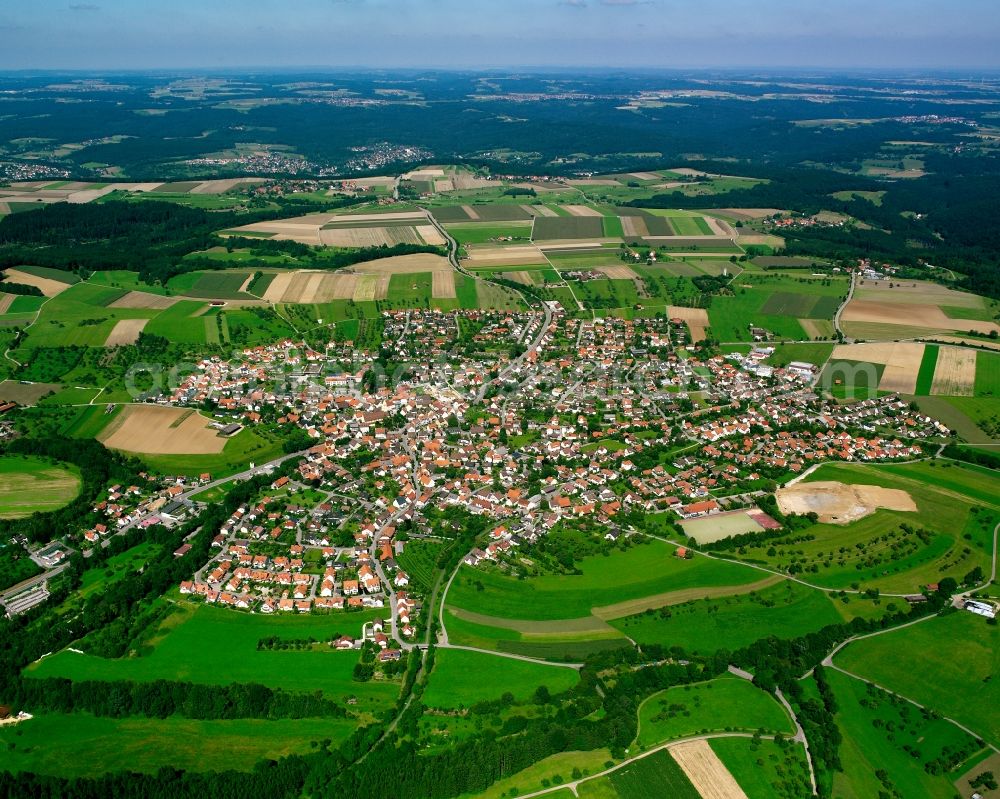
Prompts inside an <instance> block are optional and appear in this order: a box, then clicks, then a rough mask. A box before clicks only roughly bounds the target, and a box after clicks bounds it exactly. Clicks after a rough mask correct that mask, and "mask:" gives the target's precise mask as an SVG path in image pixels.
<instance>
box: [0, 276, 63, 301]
mask: <svg viewBox="0 0 1000 799" xmlns="http://www.w3.org/2000/svg"><path fill="white" fill-rule="evenodd" d="M0 272H3V274H4V275H5V277H4V279H5V280H6V281H7V282H8V283H23V284H24V285H25V286H34V287H35V288H37V289H39V290H40V291H41V292H42V294H44V295H45V296H46V297H55V296H56V294H60V293H62V292H64V291H66V289H68V288H69V285H70V284H69V283H60V282H59V281H58V280H52V279H51V278H47V277H38V276H37V275H29V274H28V273H27V272H21V271H20V270H18V269H0Z"/></svg>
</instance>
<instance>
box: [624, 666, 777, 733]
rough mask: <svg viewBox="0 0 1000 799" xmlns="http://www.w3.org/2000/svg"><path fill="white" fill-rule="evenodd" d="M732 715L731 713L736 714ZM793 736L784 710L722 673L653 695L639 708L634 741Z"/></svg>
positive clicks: (768, 697)
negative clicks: (724, 734)
mask: <svg viewBox="0 0 1000 799" xmlns="http://www.w3.org/2000/svg"><path fill="white" fill-rule="evenodd" d="M734 711H735V712H734ZM727 728H729V729H730V730H736V731H745V732H756V731H757V730H759V729H764V730H767V731H769V732H772V733H777V732H780V733H785V734H794V732H795V728H794V726H793V724H792V720H791V718H789V716H788V713H787V711H786V710H785V709H784V708H783V707H782V706H781V705H779V704H778V700H777V699H775V698H774V697H773V696H772V695H771V694H769V693H766V692H765V691H762V690H761V689H760V688H757V687H755V686H754V685H753V684H752V683H750V682H749V681H747V680H742V679H740V678H738V677H733V676H730V675H725V676H722V677H718V678H716V679H714V680H709V681H707V682H701V683H695V684H693V685H683V686H676V687H674V688H668V689H666V690H665V691H660V692H659V693H655V694H653V695H652V696H650V697H649V698H648V699H646V700H645V701H644V702H643V703H642V704H641V705H640V706H639V732H638V735H637V736H636V742H637V743H639V744H640V745H642V746H647V747H648V746H655V745H656V744H659V743H663V742H665V741H672V740H675V739H678V738H686V737H688V736H691V735H699V734H701V733H704V732H719V731H722V730H726V729H727Z"/></svg>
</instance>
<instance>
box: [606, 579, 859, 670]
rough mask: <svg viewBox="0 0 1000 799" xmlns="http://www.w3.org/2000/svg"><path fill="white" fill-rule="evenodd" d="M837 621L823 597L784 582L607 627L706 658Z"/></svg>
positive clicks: (618, 621)
mask: <svg viewBox="0 0 1000 799" xmlns="http://www.w3.org/2000/svg"><path fill="white" fill-rule="evenodd" d="M841 621H843V618H842V617H841V614H840V613H838V611H837V608H836V606H835V605H834V602H833V601H832V600H830V599H829V598H828V597H827V596H826V594H825V593H823V592H822V591H817V590H815V589H811V588H806V587H805V586H802V585H798V584H796V583H792V582H789V581H785V582H783V583H780V584H778V585H775V586H771V587H770V588H765V589H763V590H761V591H754V592H752V593H749V594H736V595H734V596H729V597H720V598H717V599H701V600H697V601H694V602H689V603H686V604H683V605H672V606H670V607H669V608H664V609H662V610H660V611H649V612H647V613H641V614H638V615H636V616H628V617H627V618H624V619H616V620H614V621H612V622H611V624H612V625H613V626H614V627H616V628H617V629H619V630H621V631H622V632H623V633H625V634H626V635H628V636H629V638H632V639H633V640H635V641H637V642H638V643H640V644H660V645H661V646H663V647H665V648H669V647H671V646H679V647H680V648H681V649H683V650H684V651H686V652H688V653H690V654H703V655H708V654H711V653H712V652H716V651H718V650H719V649H730V650H732V649H738V648H740V647H742V646H747V645H748V644H751V643H753V642H754V641H757V640H759V639H761V638H766V637H767V636H769V635H776V636H779V637H781V638H796V637H798V636H801V635H805V634H806V633H809V632H813V631H815V630H819V629H821V628H822V627H824V626H826V625H828V624H838V623H840V622H841Z"/></svg>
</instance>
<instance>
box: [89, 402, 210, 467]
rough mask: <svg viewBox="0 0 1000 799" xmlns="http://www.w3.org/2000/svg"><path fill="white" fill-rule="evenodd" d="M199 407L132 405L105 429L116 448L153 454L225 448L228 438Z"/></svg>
mask: <svg viewBox="0 0 1000 799" xmlns="http://www.w3.org/2000/svg"><path fill="white" fill-rule="evenodd" d="M208 424H209V420H208V419H206V418H205V417H204V416H202V415H201V414H200V413H198V412H197V411H195V410H190V409H184V408H168V407H161V406H158V405H130V406H128V407H127V408H125V410H124V411H123V412H122V413H121V414H120V415H119V416H117V417H116V418H115V420H114V421H113V422H112V423H111V424H110V425H108V426H107V427H106V428H104V430H103V431H101V436H100V440H101V442H102V443H103V444H104V445H105V446H107V447H111V448H112V449H121V450H124V451H126V452H136V453H144V454H151V455H184V454H191V455H208V454H213V453H218V452H222V449H223V447H225V445H226V439H225V438H223V437H222V436H220V435H218V434H217V432H216V431H215V430H213V429H212V428H211V427H209V426H208Z"/></svg>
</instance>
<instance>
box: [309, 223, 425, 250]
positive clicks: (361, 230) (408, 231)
mask: <svg viewBox="0 0 1000 799" xmlns="http://www.w3.org/2000/svg"><path fill="white" fill-rule="evenodd" d="M431 230H434V228H433V227H431ZM435 232H436V231H435ZM438 237H439V238H440V234H438ZM319 239H320V241H321V242H322V243H323V244H324V245H326V246H327V247H381V246H382V245H383V244H384V245H386V246H388V247H392V246H393V245H396V244H422V243H423V242H422V241H421V238H420V236H419V235H418V234H417V230H416V228H414V227H412V226H410V225H393V226H386V227H375V226H373V227H368V226H362V227H335V228H322V229H320V231H319ZM442 243H443V242H442Z"/></svg>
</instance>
